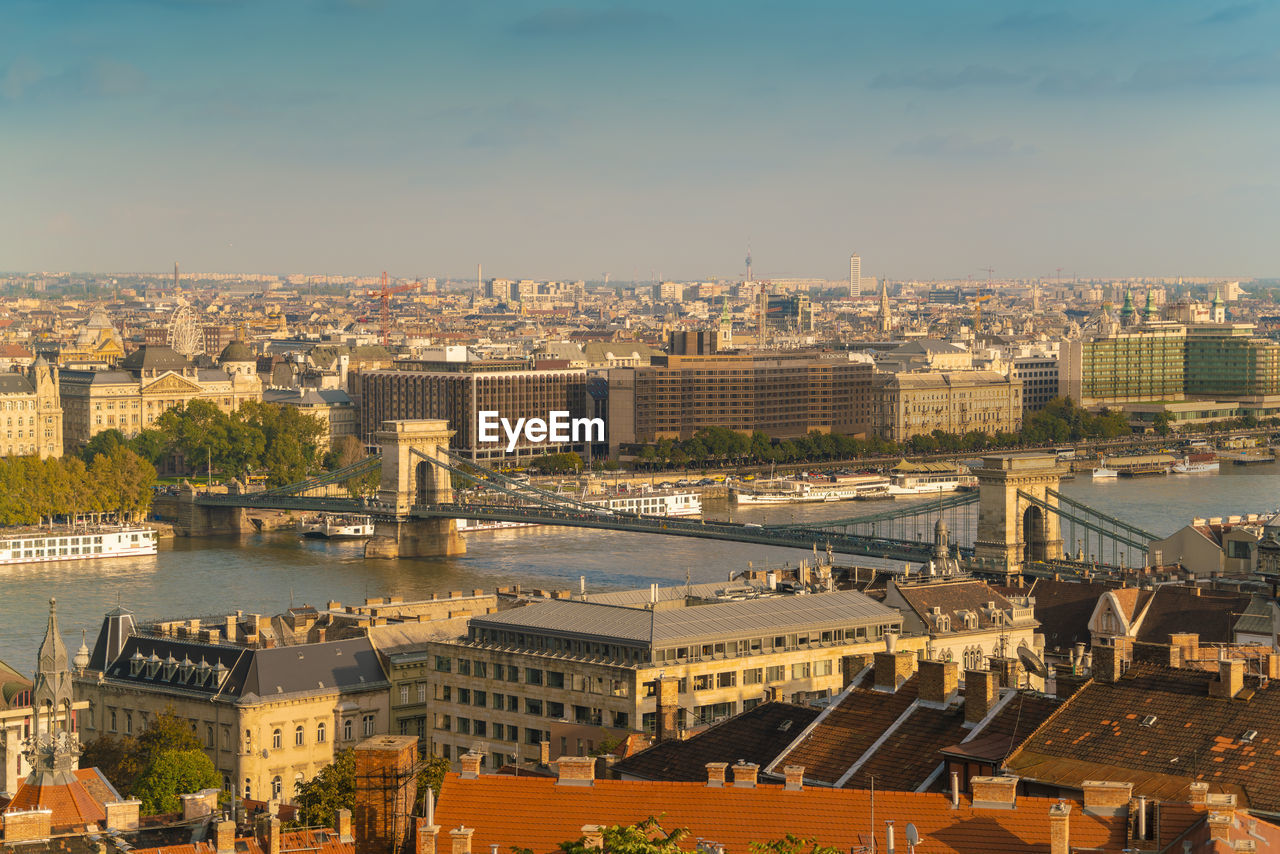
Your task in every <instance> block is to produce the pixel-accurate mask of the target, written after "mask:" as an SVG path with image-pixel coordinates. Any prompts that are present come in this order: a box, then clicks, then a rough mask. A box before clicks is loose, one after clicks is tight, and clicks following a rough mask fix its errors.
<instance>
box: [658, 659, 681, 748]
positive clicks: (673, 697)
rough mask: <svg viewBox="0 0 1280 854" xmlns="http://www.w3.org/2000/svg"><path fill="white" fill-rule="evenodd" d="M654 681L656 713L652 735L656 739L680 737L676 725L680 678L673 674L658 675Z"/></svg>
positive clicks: (664, 739)
mask: <svg viewBox="0 0 1280 854" xmlns="http://www.w3.org/2000/svg"><path fill="white" fill-rule="evenodd" d="M654 683H655V686H654V687H655V693H656V694H657V695H658V696H657V705H658V714H657V728H656V730H655V732H654V735H655V737H656V739H657V740H658V741H670V740H672V739H674V738H679V737H680V730H679V727H678V726H677V720H678V713H679V711H680V680H679V679H677V678H676V677H674V676H666V675H659V676H658V678H657V679H656V680H654Z"/></svg>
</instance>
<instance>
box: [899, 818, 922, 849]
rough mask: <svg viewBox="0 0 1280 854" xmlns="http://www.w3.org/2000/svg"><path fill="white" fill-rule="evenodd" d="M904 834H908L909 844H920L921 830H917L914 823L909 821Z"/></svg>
mask: <svg viewBox="0 0 1280 854" xmlns="http://www.w3.org/2000/svg"><path fill="white" fill-rule="evenodd" d="M903 835H904V836H906V838H907V844H908V845H919V844H920V831H918V830H916V826H915V825H914V824H911V823H909V822H908V824H907V829H906V830H905V831H904V832H903Z"/></svg>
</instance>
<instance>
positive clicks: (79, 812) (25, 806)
mask: <svg viewBox="0 0 1280 854" xmlns="http://www.w3.org/2000/svg"><path fill="white" fill-rule="evenodd" d="M85 770H86V771H94V769H85ZM95 773H96V772H95ZM78 776H79V772H77V778H78ZM34 809H47V810H50V811H52V813H53V814H52V816H51V817H50V822H51V823H52V825H53V827H54V828H55V829H61V828H81V827H87V826H89V825H91V824H97V823H99V822H102V821H105V820H106V818H107V812H106V810H104V809H103V808H102V804H101V803H99V802H98V801H97V800H96V799H95V798H94V797H93V796H92V795H91V794H89V790H88V789H87V788H85V785H84V783H82V782H81V781H80V780H79V779H76V780H74V781H73V782H70V783H59V784H56V785H48V786H45V785H41V784H39V783H28V782H24V783H23V784H22V785H21V786H19V787H18V791H17V793H16V794H14V796H13V800H11V801H10V802H9V805H8V806H7V807H6V810H34Z"/></svg>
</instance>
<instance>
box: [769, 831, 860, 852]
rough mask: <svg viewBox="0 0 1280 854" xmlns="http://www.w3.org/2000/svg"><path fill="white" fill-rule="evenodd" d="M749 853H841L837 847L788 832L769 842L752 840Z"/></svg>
mask: <svg viewBox="0 0 1280 854" xmlns="http://www.w3.org/2000/svg"><path fill="white" fill-rule="evenodd" d="M751 854H841V852H840V849H839V848H832V847H830V846H829V845H820V844H818V841H817V840H816V839H804V838H802V837H799V836H796V835H795V834H794V833H788V834H787V835H786V836H784V837H783V838H781V839H773V840H770V841H769V842H752V843H751Z"/></svg>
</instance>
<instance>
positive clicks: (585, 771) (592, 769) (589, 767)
mask: <svg viewBox="0 0 1280 854" xmlns="http://www.w3.org/2000/svg"><path fill="white" fill-rule="evenodd" d="M556 764H557V765H558V766H559V770H560V780H559V782H558V784H557V785H561V786H590V785H591V784H592V783H594V782H595V779H596V758H595V757H594V756H561V757H560V758H559V759H557V760H556Z"/></svg>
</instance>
